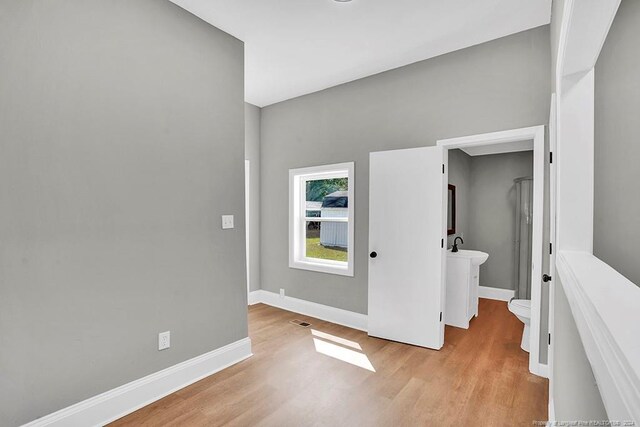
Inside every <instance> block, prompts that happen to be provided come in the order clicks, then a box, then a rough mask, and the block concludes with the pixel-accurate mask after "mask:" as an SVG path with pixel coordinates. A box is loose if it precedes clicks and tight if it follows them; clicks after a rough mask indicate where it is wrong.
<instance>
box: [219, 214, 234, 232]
mask: <svg viewBox="0 0 640 427" xmlns="http://www.w3.org/2000/svg"><path fill="white" fill-rule="evenodd" d="M228 228H233V215H222V229H223V230H226V229H228Z"/></svg>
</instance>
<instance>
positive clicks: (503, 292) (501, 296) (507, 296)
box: [478, 286, 516, 302]
mask: <svg viewBox="0 0 640 427" xmlns="http://www.w3.org/2000/svg"><path fill="white" fill-rule="evenodd" d="M515 294H516V291H514V290H513V289H502V288H492V287H489V286H479V290H478V296H479V297H480V298H484V299H494V300H497V301H507V302H509V301H510V300H511V298H513V297H514V296H515Z"/></svg>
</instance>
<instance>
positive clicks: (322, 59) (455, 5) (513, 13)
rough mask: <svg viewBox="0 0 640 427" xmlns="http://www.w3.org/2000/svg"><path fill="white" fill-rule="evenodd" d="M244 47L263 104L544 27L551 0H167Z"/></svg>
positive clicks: (250, 81) (251, 98)
mask: <svg viewBox="0 0 640 427" xmlns="http://www.w3.org/2000/svg"><path fill="white" fill-rule="evenodd" d="M171 1H173V3H175V4H177V5H179V6H181V7H183V8H184V9H186V10H188V11H190V12H191V13H193V14H195V15H197V16H199V17H200V18H202V19H203V20H205V21H207V22H209V23H211V24H212V25H214V26H216V27H218V28H220V29H221V30H223V31H226V32H227V33H229V34H231V35H233V36H235V37H237V38H239V39H240V40H242V41H244V42H245V67H246V71H245V73H246V74H245V83H246V86H245V99H246V101H247V102H250V103H252V104H255V105H257V106H260V107H263V106H266V105H269V104H273V103H276V102H279V101H284V100H286V99H290V98H294V97H296V96H300V95H304V94H307V93H311V92H315V91H318V90H322V89H326V88H328V87H331V86H335V85H338V84H341V83H345V82H348V81H352V80H356V79H359V78H362V77H365V76H369V75H372V74H376V73H379V72H382V71H386V70H390V69H392V68H397V67H400V66H402V65H406V64H411V63H413V62H417V61H421V60H423V59H427V58H431V57H434V56H437V55H441V54H443V53H447V52H451V51H454V50H458V49H462V48H465V47H468V46H472V45H475V44H479V43H483V42H485V41H489V40H493V39H496V38H500V37H504V36H506V35H509V34H513V33H516V32H519V31H524V30H527V29H530V28H534V27H538V26H540V25H544V24H548V23H549V21H550V15H551V0H353V1H352V2H349V3H339V2H336V1H334V0H171Z"/></svg>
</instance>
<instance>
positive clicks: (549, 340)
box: [549, 334, 551, 345]
mask: <svg viewBox="0 0 640 427" xmlns="http://www.w3.org/2000/svg"><path fill="white" fill-rule="evenodd" d="M549 345H551V334H549Z"/></svg>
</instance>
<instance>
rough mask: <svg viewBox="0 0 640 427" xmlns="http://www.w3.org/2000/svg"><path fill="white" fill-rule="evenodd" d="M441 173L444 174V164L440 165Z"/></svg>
mask: <svg viewBox="0 0 640 427" xmlns="http://www.w3.org/2000/svg"><path fill="white" fill-rule="evenodd" d="M442 173H444V163H443V164H442Z"/></svg>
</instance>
